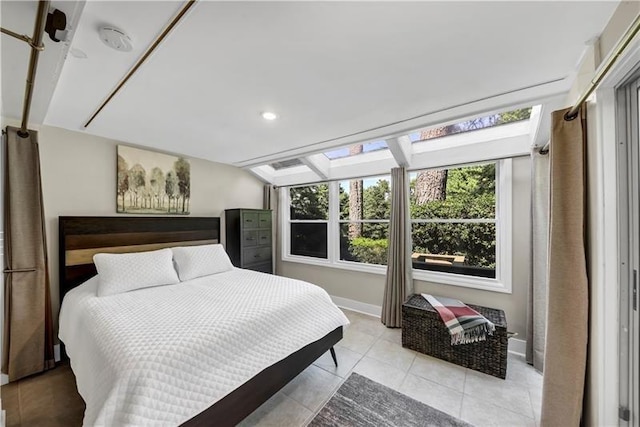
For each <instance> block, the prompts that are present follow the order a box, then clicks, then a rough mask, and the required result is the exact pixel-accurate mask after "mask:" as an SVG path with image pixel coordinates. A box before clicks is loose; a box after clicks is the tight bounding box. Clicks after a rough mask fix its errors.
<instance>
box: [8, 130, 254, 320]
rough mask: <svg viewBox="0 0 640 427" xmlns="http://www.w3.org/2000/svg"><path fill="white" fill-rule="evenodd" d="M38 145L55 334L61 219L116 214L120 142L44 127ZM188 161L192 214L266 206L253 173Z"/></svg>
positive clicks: (198, 214) (227, 166)
mask: <svg viewBox="0 0 640 427" xmlns="http://www.w3.org/2000/svg"><path fill="white" fill-rule="evenodd" d="M7 124H9V125H15V124H16V123H15V122H14V121H10V120H5V119H3V124H2V126H3V127H5V126H6V125H7ZM203 143H205V142H203ZM39 144H40V163H41V172H42V191H43V200H44V210H45V218H46V229H47V246H48V255H49V273H50V278H51V302H52V307H53V316H54V323H55V325H56V331H57V317H58V309H59V306H60V302H59V295H58V270H59V269H58V216H62V215H74V216H78V215H104V216H109V215H111V216H113V215H116V210H115V209H116V146H117V145H118V144H119V142H118V141H114V140H110V139H106V138H101V137H96V136H91V135H87V134H84V133H81V132H73V131H68V130H65V129H60V128H55V127H50V126H42V127H40V128H39ZM127 145H130V144H127ZM189 160H190V162H191V201H190V210H191V216H220V215H221V214H223V213H224V212H223V211H224V209H230V208H261V207H262V188H263V185H262V183H261V182H260V181H259V180H258V179H256V178H255V177H254V176H253V175H251V174H249V173H248V172H246V171H244V170H242V169H239V168H236V167H234V166H229V165H225V164H221V163H214V162H209V161H206V160H200V159H189ZM223 231H224V230H223Z"/></svg>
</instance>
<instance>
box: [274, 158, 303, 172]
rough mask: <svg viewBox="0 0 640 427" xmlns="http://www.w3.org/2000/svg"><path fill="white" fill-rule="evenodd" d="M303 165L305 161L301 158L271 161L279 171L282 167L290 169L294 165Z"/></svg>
mask: <svg viewBox="0 0 640 427" xmlns="http://www.w3.org/2000/svg"><path fill="white" fill-rule="evenodd" d="M301 165H303V163H302V161H300V159H289V160H282V161H279V162H274V163H271V165H270V166H271V167H272V168H274V169H275V170H277V171H279V170H282V169H289V168H292V167H294V166H301Z"/></svg>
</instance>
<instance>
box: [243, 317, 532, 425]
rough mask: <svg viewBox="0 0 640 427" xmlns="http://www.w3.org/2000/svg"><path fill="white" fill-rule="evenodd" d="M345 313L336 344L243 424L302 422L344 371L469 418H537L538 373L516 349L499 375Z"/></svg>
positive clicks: (506, 421)
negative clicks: (424, 350) (414, 345)
mask: <svg viewBox="0 0 640 427" xmlns="http://www.w3.org/2000/svg"><path fill="white" fill-rule="evenodd" d="M344 311H345V314H346V315H347V317H348V318H349V320H350V321H351V325H350V326H349V327H348V328H347V329H346V330H345V333H344V339H343V340H342V341H340V342H339V343H338V344H337V346H336V353H337V355H338V363H339V367H338V368H336V367H335V365H334V364H333V360H332V359H331V356H330V355H329V353H327V354H325V355H323V356H322V357H321V358H320V359H318V360H317V361H316V362H315V363H314V364H313V365H311V366H310V367H309V368H307V369H306V370H305V371H304V372H302V373H301V374H300V375H298V376H297V377H296V378H295V379H294V380H293V381H291V382H290V383H289V384H288V385H287V386H285V387H284V388H283V389H282V390H281V391H280V392H279V393H277V394H276V395H275V396H273V397H272V398H271V399H270V400H268V401H267V402H266V403H265V404H264V405H262V406H261V407H260V408H258V409H257V410H256V411H255V412H254V413H253V414H251V415H250V416H249V417H248V418H247V419H245V420H244V421H243V423H242V424H241V425H242V426H255V425H260V426H304V425H306V424H307V423H308V422H309V421H311V419H313V417H314V416H315V414H316V413H317V412H318V411H319V410H320V408H322V407H323V406H324V404H325V403H326V402H327V401H328V400H329V399H330V398H331V396H332V395H333V393H334V392H335V391H336V390H337V389H338V387H339V386H340V385H341V384H342V382H343V381H344V380H345V379H346V378H347V377H348V376H349V374H350V373H351V372H357V373H359V374H361V375H364V376H366V377H369V378H371V379H372V380H374V381H377V382H379V383H381V384H384V385H386V386H388V387H391V388H393V389H395V390H397V391H399V392H401V393H404V394H406V395H407V396H410V397H412V398H414V399H416V400H419V401H421V402H423V403H425V404H427V405H429V406H431V407H434V408H437V409H439V410H441V411H444V412H446V413H448V414H451V415H453V416H454V417H457V418H460V419H462V420H464V421H467V422H469V423H471V424H473V425H475V426H478V427H481V426H509V427H512V426H534V427H535V426H537V425H538V424H539V419H540V403H541V398H542V376H541V375H540V374H539V373H538V372H536V371H535V370H534V369H533V368H532V367H530V366H529V365H527V363H526V362H525V361H524V359H523V358H522V357H519V356H516V355H513V354H509V361H508V367H507V379H506V380H501V379H499V378H495V377H492V376H489V375H485V374H482V373H479V372H476V371H472V370H469V369H466V368H462V367H460V366H457V365H453V364H451V363H448V362H444V361H441V360H439V359H436V358H433V357H429V356H425V355H423V354H420V353H417V352H415V351H412V350H408V349H405V348H403V347H402V345H401V335H400V334H401V332H400V330H399V329H387V328H386V327H384V325H382V324H381V323H380V320H379V319H378V318H375V317H371V316H367V315H364V314H359V313H355V312H351V311H347V310H344Z"/></svg>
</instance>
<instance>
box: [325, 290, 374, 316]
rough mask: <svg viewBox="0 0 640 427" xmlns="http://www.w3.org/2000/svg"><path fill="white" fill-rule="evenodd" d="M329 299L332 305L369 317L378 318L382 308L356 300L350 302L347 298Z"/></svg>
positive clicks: (334, 297)
mask: <svg viewBox="0 0 640 427" xmlns="http://www.w3.org/2000/svg"><path fill="white" fill-rule="evenodd" d="M331 299H332V300H333V302H334V304H335V305H337V306H338V307H341V308H346V309H347V310H351V311H356V312H358V313H362V314H368V315H369V316H375V317H380V315H381V314H382V307H380V306H379V305H373V304H367V303H365V302H360V301H356V300H352V299H349V298H342V297H336V296H333V295H331Z"/></svg>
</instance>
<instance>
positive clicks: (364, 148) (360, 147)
mask: <svg viewBox="0 0 640 427" xmlns="http://www.w3.org/2000/svg"><path fill="white" fill-rule="evenodd" d="M388 149H389V146H388V145H387V142H386V141H373V142H365V143H364V144H356V145H352V146H351V147H344V148H338V149H337V150H332V151H327V152H325V153H324V155H325V156H327V157H328V158H329V159H330V160H334V159H342V158H344V157H351V156H357V155H358V154H364V153H370V152H372V151H380V150H388Z"/></svg>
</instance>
